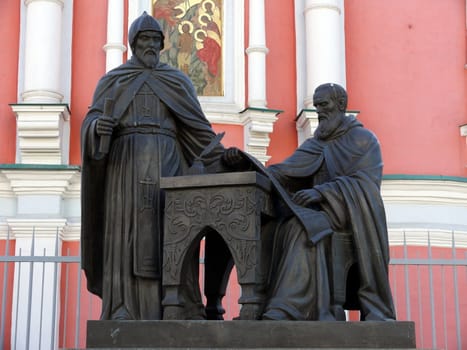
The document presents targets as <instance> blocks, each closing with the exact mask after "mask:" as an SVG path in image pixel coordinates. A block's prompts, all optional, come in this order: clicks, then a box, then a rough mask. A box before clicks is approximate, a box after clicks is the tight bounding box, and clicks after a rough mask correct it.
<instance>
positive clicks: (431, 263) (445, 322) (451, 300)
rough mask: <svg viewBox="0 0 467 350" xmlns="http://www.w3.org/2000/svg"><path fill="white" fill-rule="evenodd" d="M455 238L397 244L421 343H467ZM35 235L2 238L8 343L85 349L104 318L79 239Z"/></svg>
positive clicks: (394, 278) (466, 264) (228, 301)
mask: <svg viewBox="0 0 467 350" xmlns="http://www.w3.org/2000/svg"><path fill="white" fill-rule="evenodd" d="M457 235H458V233H457ZM455 237H456V235H455V234H454V232H453V233H452V235H451V237H447V239H448V240H449V241H450V246H449V247H447V246H442V247H440V246H434V245H432V242H431V239H430V233H429V232H428V237H427V240H426V244H424V245H410V244H408V243H407V242H406V240H405V233H404V240H403V242H402V243H401V244H397V245H393V246H391V264H390V281H391V287H392V292H393V295H394V302H395V305H396V310H397V317H398V320H410V321H414V322H415V325H416V336H417V347H418V348H443V349H449V350H451V349H452V350H454V349H457V350H460V349H467V298H465V296H466V295H467V248H465V247H464V246H459V245H457V244H456V239H455ZM21 239H22V240H24V238H21ZM28 239H29V240H28V241H27V242H26V246H28V247H29V248H28V249H25V248H24V246H25V244H24V242H22V243H19V242H18V241H19V240H20V239H19V238H18V237H15V238H14V239H12V238H11V237H10V236H9V235H8V234H7V235H6V237H5V238H4V239H0V282H1V283H2V286H1V289H0V292H1V315H0V345H1V348H2V349H5V350H8V349H56V348H84V347H85V337H86V336H85V334H86V321H87V320H89V319H98V318H99V313H100V308H101V304H100V300H99V299H98V298H97V297H95V296H93V295H91V294H90V293H88V292H87V290H86V287H85V286H86V281H85V277H84V275H83V273H82V271H81V270H80V256H79V242H76V241H74V242H61V240H60V237H59V232H58V231H57V233H56V236H55V237H52V238H51V237H48V238H46V240H47V242H46V243H47V244H48V248H44V247H42V246H41V244H42V245H43V243H44V238H43V237H38V236H37V235H36V233H35V232H32V233H31V237H29V238H28ZM41 240H42V241H41ZM21 245H22V246H21ZM38 247H39V248H40V249H38ZM201 278H202V276H201ZM239 293H240V290H239V286H238V283H236V278H235V274H233V276H232V277H231V282H230V284H229V288H228V292H227V295H226V297H225V299H224V304H225V308H226V310H227V312H226V319H232V318H233V317H235V316H236V315H238V310H239V306H238V303H237V300H238V297H239Z"/></svg>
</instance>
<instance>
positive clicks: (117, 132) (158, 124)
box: [81, 12, 224, 320]
mask: <svg viewBox="0 0 467 350" xmlns="http://www.w3.org/2000/svg"><path fill="white" fill-rule="evenodd" d="M128 40H129V43H130V46H131V49H132V52H133V56H132V58H131V59H129V60H128V62H126V63H124V64H122V65H121V66H119V67H117V68H115V69H113V70H111V71H110V72H108V73H107V74H106V75H105V76H103V77H102V78H101V80H100V81H99V83H98V85H97V88H96V91H95V93H94V97H93V102H92V105H91V107H90V109H89V112H88V114H87V115H86V118H85V119H84V122H83V125H82V131H81V142H82V167H83V170H82V228H81V230H82V233H81V235H82V237H81V239H82V266H83V269H84V271H85V273H86V276H87V280H88V289H89V290H90V291H91V292H92V293H94V294H96V295H98V296H100V297H101V298H102V315H101V319H132V320H139V319H146V320H149V319H161V317H162V309H161V298H162V296H161V293H162V290H161V273H162V271H161V269H162V267H161V254H162V253H161V244H162V227H163V226H162V213H163V204H164V203H163V200H164V197H163V194H162V193H161V191H160V187H159V180H160V178H161V177H162V176H177V175H183V174H186V172H187V170H188V168H189V167H190V166H191V165H192V163H193V161H194V159H195V157H196V156H198V155H199V154H201V152H202V151H203V150H204V149H205V148H206V146H207V145H209V144H210V143H211V141H212V140H213V139H214V138H215V136H216V134H215V133H214V132H213V130H212V128H211V125H210V123H209V122H208V120H207V119H206V117H205V116H204V114H203V112H202V109H201V106H200V104H199V101H198V99H197V96H196V94H195V90H194V88H193V85H192V83H191V81H190V80H189V78H188V77H187V76H186V75H185V74H183V73H182V72H180V71H179V70H177V69H175V68H173V67H171V66H169V65H167V64H164V63H161V62H159V56H160V51H161V50H162V49H163V47H164V34H163V32H162V29H161V27H160V25H159V23H158V22H157V21H156V20H155V19H154V18H153V17H151V16H149V15H148V14H147V13H146V12H145V13H143V14H142V15H141V16H140V17H139V18H137V19H136V20H135V21H134V22H133V24H132V25H131V27H130V30H129V35H128ZM223 153H224V147H223V146H222V145H221V144H220V143H219V144H218V145H217V146H216V147H214V149H213V150H212V151H211V152H210V153H209V154H208V155H207V156H206V157H204V162H205V166H206V167H207V169H208V170H209V168H211V167H212V168H215V167H216V166H218V164H219V163H220V162H219V160H220V158H221V156H222V154H223ZM216 164H217V165H216ZM194 278H196V276H194ZM195 282H196V283H197V281H195ZM191 283H193V281H191ZM189 296H190V295H189ZM191 297H192V298H193V299H194V303H193V305H194V307H193V312H194V313H197V312H200V313H202V312H204V310H203V308H202V305H200V296H199V292H198V294H197V295H191ZM200 310H201V311H200ZM192 317H193V318H196V315H194V316H192Z"/></svg>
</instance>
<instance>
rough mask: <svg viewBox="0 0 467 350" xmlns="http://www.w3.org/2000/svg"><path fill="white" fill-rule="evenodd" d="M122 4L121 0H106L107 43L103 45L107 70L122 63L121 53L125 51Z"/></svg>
mask: <svg viewBox="0 0 467 350" xmlns="http://www.w3.org/2000/svg"><path fill="white" fill-rule="evenodd" d="M123 5H124V1H123V0H108V2H107V43H106V44H105V45H104V51H105V53H106V62H105V69H106V71H107V72H108V71H109V70H111V69H113V68H115V67H117V66H119V65H121V64H122V63H123V53H124V52H125V51H126V46H125V45H123V30H124V28H123V23H124V22H123V17H124V6H123Z"/></svg>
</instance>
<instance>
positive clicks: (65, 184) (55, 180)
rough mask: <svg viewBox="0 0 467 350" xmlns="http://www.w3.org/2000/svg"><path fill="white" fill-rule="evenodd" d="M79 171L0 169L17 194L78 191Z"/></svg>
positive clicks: (52, 193)
mask: <svg viewBox="0 0 467 350" xmlns="http://www.w3.org/2000/svg"><path fill="white" fill-rule="evenodd" d="M77 173H78V171H77V170H28V169H20V170H13V169H11V170H9V169H0V174H1V175H2V176H3V177H5V178H6V179H7V180H8V182H9V186H10V188H11V191H12V192H13V193H14V194H15V195H16V196H20V195H57V194H58V195H63V194H64V193H76V182H77V181H78V179H77Z"/></svg>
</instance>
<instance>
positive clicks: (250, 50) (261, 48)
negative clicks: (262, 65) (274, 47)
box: [245, 45, 269, 54]
mask: <svg viewBox="0 0 467 350" xmlns="http://www.w3.org/2000/svg"><path fill="white" fill-rule="evenodd" d="M245 52H246V53H247V54H250V53H254V52H259V53H264V54H268V53H269V49H268V48H267V47H266V46H263V45H257V46H249V47H248V48H247V49H246V50H245Z"/></svg>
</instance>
